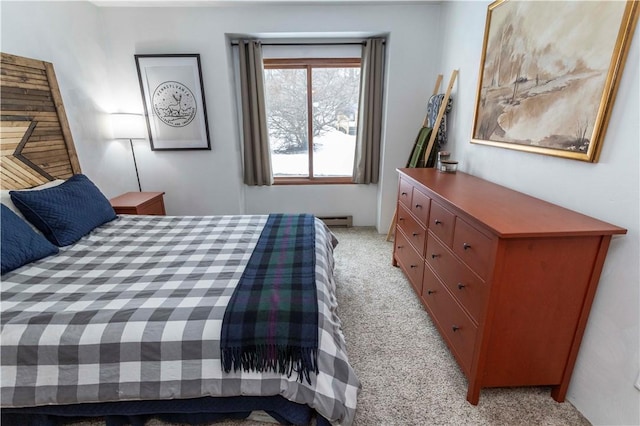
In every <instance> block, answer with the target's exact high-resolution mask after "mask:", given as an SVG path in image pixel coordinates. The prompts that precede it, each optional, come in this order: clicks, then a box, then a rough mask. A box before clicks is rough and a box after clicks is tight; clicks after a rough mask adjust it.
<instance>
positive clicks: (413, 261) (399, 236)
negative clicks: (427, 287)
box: [395, 227, 424, 294]
mask: <svg viewBox="0 0 640 426" xmlns="http://www.w3.org/2000/svg"><path fill="white" fill-rule="evenodd" d="M395 253H396V260H397V261H398V263H399V264H400V266H401V267H402V269H403V270H404V272H405V274H406V275H407V277H408V278H409V281H410V282H411V285H412V286H413V287H414V288H415V290H416V292H417V293H418V294H420V291H421V290H422V273H423V271H424V260H422V256H420V255H419V254H418V252H416V250H415V249H414V248H413V247H412V246H411V244H409V241H408V240H407V237H406V236H405V235H404V234H403V233H402V230H401V229H400V228H399V227H398V228H397V229H396V250H395Z"/></svg>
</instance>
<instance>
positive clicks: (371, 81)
mask: <svg viewBox="0 0 640 426" xmlns="http://www.w3.org/2000/svg"><path fill="white" fill-rule="evenodd" d="M383 73H384V40H383V39H380V38H376V39H368V40H366V42H365V44H364V46H363V48H362V69H361V71H360V101H359V107H358V133H357V137H356V153H355V161H354V166H353V180H354V182H355V183H378V178H379V177H380V139H381V136H382V135H381V134H382V89H383Z"/></svg>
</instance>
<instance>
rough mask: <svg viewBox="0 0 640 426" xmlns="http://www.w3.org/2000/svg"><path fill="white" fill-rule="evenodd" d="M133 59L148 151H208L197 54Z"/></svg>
mask: <svg viewBox="0 0 640 426" xmlns="http://www.w3.org/2000/svg"><path fill="white" fill-rule="evenodd" d="M135 59H136V67H137V69H138V79H139V81H140V90H141V91H142V99H143V104H144V113H145V117H146V120H147V128H148V130H149V141H150V143H151V149H152V150H156V151H157V150H183V149H211V143H210V141H209V126H208V124H207V108H206V105H205V101H204V88H203V84H202V71H201V67H200V55H198V54H193V55H192V54H172V55H171V54H170V55H135Z"/></svg>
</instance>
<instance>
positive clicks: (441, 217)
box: [429, 200, 456, 246]
mask: <svg viewBox="0 0 640 426" xmlns="http://www.w3.org/2000/svg"><path fill="white" fill-rule="evenodd" d="M429 211H430V212H429V230H430V231H431V232H433V233H434V234H435V235H436V236H437V237H438V238H440V240H442V241H443V242H444V243H445V244H446V245H448V246H451V243H452V241H453V228H454V225H455V219H456V217H455V215H454V214H453V213H451V212H450V211H449V210H447V209H445V208H444V207H442V206H441V205H440V204H438V203H437V202H435V201H433V200H431V208H430V209H429Z"/></svg>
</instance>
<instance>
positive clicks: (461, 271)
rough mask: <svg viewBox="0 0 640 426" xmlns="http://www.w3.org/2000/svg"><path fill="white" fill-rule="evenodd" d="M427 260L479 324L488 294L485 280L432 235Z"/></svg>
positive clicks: (428, 243) (429, 237) (427, 250)
mask: <svg viewBox="0 0 640 426" xmlns="http://www.w3.org/2000/svg"><path fill="white" fill-rule="evenodd" d="M426 261H427V263H428V264H429V265H430V266H431V269H432V270H433V271H434V272H435V273H436V274H437V275H438V276H439V277H440V279H441V280H442V281H443V283H444V285H445V286H447V288H448V289H449V292H450V293H451V294H452V295H453V297H455V298H456V299H457V300H458V302H459V303H460V305H462V307H463V308H464V309H466V311H467V313H468V314H469V316H470V317H471V318H472V319H473V320H474V321H475V322H476V324H477V323H478V322H479V321H480V318H481V316H482V311H483V309H484V304H485V299H486V296H487V285H486V284H485V283H484V281H482V279H480V277H478V276H477V275H476V274H475V273H474V272H473V271H472V270H471V269H469V268H468V267H467V266H466V265H464V264H463V263H462V262H460V260H458V259H457V258H456V257H455V256H454V255H453V253H451V250H449V249H448V248H446V247H444V246H443V245H442V244H441V243H440V242H439V241H438V240H437V239H436V238H434V237H433V236H432V235H429V236H428V237H427V249H426Z"/></svg>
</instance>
